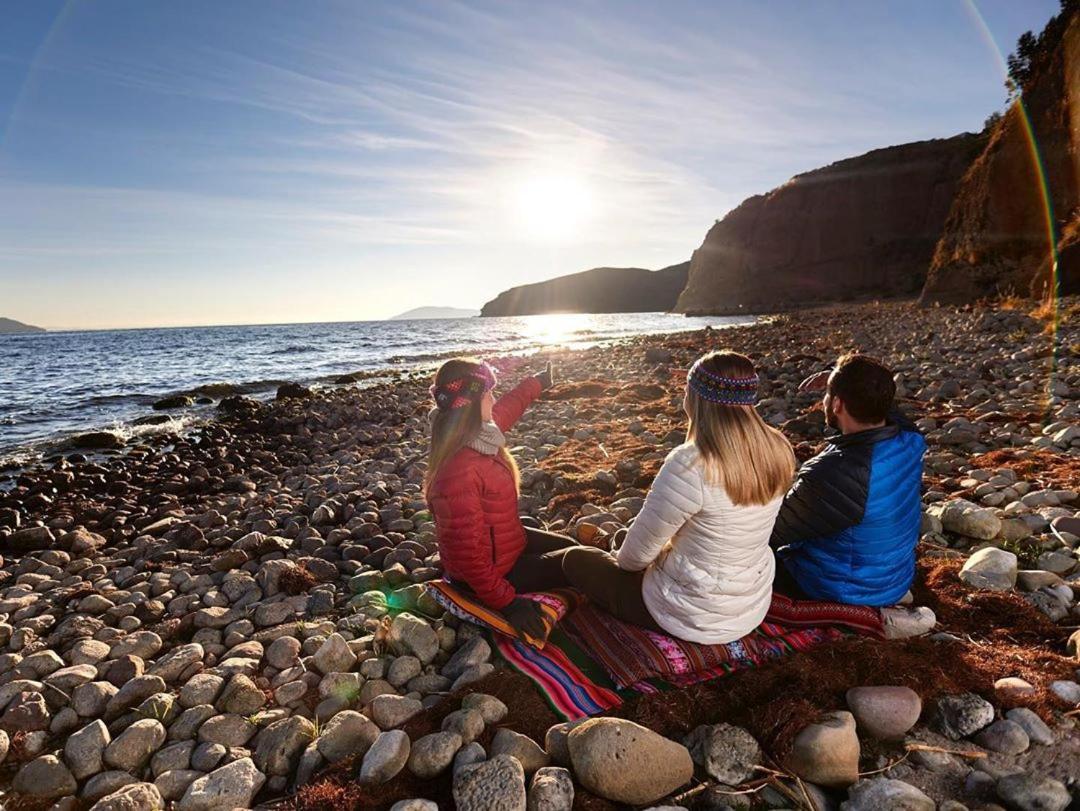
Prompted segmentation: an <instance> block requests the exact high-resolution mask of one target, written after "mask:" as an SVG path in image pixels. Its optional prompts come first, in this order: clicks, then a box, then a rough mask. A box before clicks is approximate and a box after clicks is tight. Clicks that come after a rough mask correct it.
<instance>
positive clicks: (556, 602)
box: [427, 581, 883, 720]
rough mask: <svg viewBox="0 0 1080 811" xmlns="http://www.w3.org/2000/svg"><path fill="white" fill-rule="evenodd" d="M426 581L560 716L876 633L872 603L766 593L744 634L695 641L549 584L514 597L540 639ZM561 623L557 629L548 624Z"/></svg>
mask: <svg viewBox="0 0 1080 811" xmlns="http://www.w3.org/2000/svg"><path fill="white" fill-rule="evenodd" d="M427 587H428V589H429V593H430V594H431V596H432V597H433V598H434V599H435V600H436V601H437V602H438V603H439V604H440V605H441V606H443V607H444V608H445V609H446V610H447V611H448V612H449V613H451V614H453V615H454V616H456V617H458V618H459V619H462V620H464V621H466V622H472V623H475V624H478V625H481V626H483V627H486V628H488V629H490V630H492V631H494V632H495V633H494V634H493V641H494V644H495V648H496V650H498V652H499V654H500V655H501V656H502V657H503V659H504V660H505V661H506V662H507V663H508V664H509V665H510V666H511V667H513V668H514V669H516V670H518V671H520V672H522V673H524V674H525V675H526V676H528V677H529V678H530V679H532V681H533V682H535V683H536V685H537V687H538V688H539V689H540V691H541V692H542V693H543V695H544V696H545V697H546V698H547V699H548V701H549V703H550V704H551V705H552V707H553V708H554V710H555V712H556V713H558V714H559V715H560V716H561V717H563V718H566V719H568V720H574V719H577V718H583V717H586V716H591V715H596V714H597V713H600V712H603V711H605V710H608V709H611V708H612V707H616V706H618V705H619V704H621V703H622V698H621V697H620V695H619V692H620V691H626V690H632V691H636V692H655V691H656V690H657V689H658V688H657V686H656V685H655V683H654V682H659V683H661V684H665V685H672V686H675V687H683V686H687V685H690V684H695V683H698V682H701V681H708V680H710V679H714V678H718V677H720V676H723V675H725V674H727V673H732V672H735V671H737V670H743V669H747V668H752V667H759V666H761V665H762V664H764V663H766V662H768V661H770V660H773V659H777V658H780V657H783V656H786V655H788V654H790V653H793V652H797V651H805V650H809V649H810V648H813V647H815V646H817V645H820V644H823V643H826V642H830V641H833V640H836V639H839V638H841V637H843V636H844V633H845V631H844V630H842V629H846V630H848V631H855V632H857V633H861V634H866V635H871V636H882V635H883V631H882V624H881V614H880V612H879V611H878V610H877V609H873V608H866V607H863V606H846V605H840V604H837V603H819V602H807V601H794V600H791V599H790V598H787V597H783V596H782V595H774V597H773V605H772V607H771V608H770V613H769V615H768V616H767V617H766V621H765V622H764V623H762V625H760V626H759V627H758V628H757V629H755V630H754V631H753V632H752V633H750V634H748V635H747V636H745V637H743V638H742V639H740V640H737V641H736V642H731V643H728V644H725V645H698V644H695V643H692V642H684V641H682V640H679V639H675V638H673V637H669V636H665V635H663V634H657V633H654V632H652V631H647V630H645V629H643V628H639V627H637V626H634V625H630V624H628V623H624V622H621V621H620V620H617V619H615V617H613V616H611V615H610V614H608V613H607V612H605V611H602V610H600V609H599V608H596V607H594V606H591V605H588V604H587V603H586V602H585V601H584V599H583V597H582V596H581V594H580V593H579V592H576V591H573V590H571V589H558V590H553V591H548V592H539V593H536V594H528V595H522V596H526V597H529V598H530V599H534V600H537V601H538V602H540V603H541V606H542V608H543V613H544V618H545V624H547V625H548V635H547V637H546V638H545V639H544V640H525V641H522V640H519V639H518V638H517V637H516V635H515V633H514V630H513V629H512V628H511V627H510V626H509V624H508V623H507V622H506V620H505V619H504V618H503V617H502V615H501V614H499V613H498V612H497V611H493V610H492V609H490V608H488V607H486V606H484V605H483V604H481V603H479V602H478V601H477V600H476V599H475V598H473V597H471V596H470V595H468V594H465V593H463V592H461V591H460V590H458V589H455V588H454V587H453V586H451V585H449V584H448V583H445V582H443V581H434V582H431V583H428V584H427ZM781 618H783V621H780V620H781ZM560 620H561V624H562V626H563V628H565V633H564V631H563V630H562V629H559V628H556V627H555V626H556V624H557V623H559V622H560ZM810 623H816V624H815V625H811V624H810Z"/></svg>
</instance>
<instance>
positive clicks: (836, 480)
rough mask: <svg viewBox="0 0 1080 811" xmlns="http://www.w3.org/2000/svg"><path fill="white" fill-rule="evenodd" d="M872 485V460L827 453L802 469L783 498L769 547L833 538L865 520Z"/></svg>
mask: <svg viewBox="0 0 1080 811" xmlns="http://www.w3.org/2000/svg"><path fill="white" fill-rule="evenodd" d="M869 482H870V472H869V459H867V460H866V464H865V465H863V464H862V463H861V462H859V461H858V460H854V459H845V458H843V457H841V456H840V455H839V454H837V453H833V452H829V451H826V452H825V453H823V454H821V455H820V456H815V457H814V458H813V459H811V460H810V461H809V462H807V463H806V464H804V465H803V466H802V469H801V470H800V471H799V474H798V476H797V477H796V479H795V484H793V485H792V487H791V489H790V490H789V491H788V492H787V495H786V496H784V503H783V505H781V507H780V513H779V514H778V515H777V516H776V524H775V525H774V526H773V532H772V538H771V539H770V540H769V546H771V547H772V548H773V549H779V548H780V547H783V546H789V545H790V544H795V543H800V542H805V541H813V540H816V539H818V538H830V537H832V536H833V535H836V534H837V533H839V532H842V531H843V530H845V529H847V528H848V527H853V526H855V525H856V524H858V523H859V522H860V521H862V518H863V512H864V510H865V509H866V496H867V488H868V486H869Z"/></svg>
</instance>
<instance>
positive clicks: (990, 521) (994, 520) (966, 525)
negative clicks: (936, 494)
mask: <svg viewBox="0 0 1080 811" xmlns="http://www.w3.org/2000/svg"><path fill="white" fill-rule="evenodd" d="M927 512H928V513H929V514H930V515H934V516H936V517H937V518H939V519H940V520H941V524H942V526H943V527H945V529H947V530H949V532H955V533H956V534H957V535H963V536H964V537H966V538H975V539H977V540H980V541H989V540H992V539H994V538H996V537H997V535H998V533H999V532H1001V519H1000V518H998V516H997V514H996V513H995V512H994V511H993V510H991V509H989V508H987V507H980V506H979V505H978V504H973V503H972V502H970V501H965V500H964V499H962V498H958V499H953V500H952V501H945V502H942V503H940V504H935V505H933V506H931V507H930V508H929V509H928V510H927Z"/></svg>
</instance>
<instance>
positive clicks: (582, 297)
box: [480, 262, 690, 316]
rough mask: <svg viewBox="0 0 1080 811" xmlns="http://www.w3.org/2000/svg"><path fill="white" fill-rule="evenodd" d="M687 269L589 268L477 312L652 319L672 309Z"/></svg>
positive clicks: (517, 291) (505, 296) (512, 292)
mask: <svg viewBox="0 0 1080 811" xmlns="http://www.w3.org/2000/svg"><path fill="white" fill-rule="evenodd" d="M689 273H690V263H689V262H683V263H681V264H678V265H671V266H670V267H666V268H662V269H661V270H645V269H644V268H593V269H592V270H584V271H582V272H581V273H572V274H570V275H569V276H559V277H558V278H555V279H549V280H548V281H546V282H537V283H536V284H526V285H523V286H521V287H513V288H511V289H509V290H507V291H505V292H502V293H500V294H499V295H498V296H496V297H495V298H494V299H492V300H491V301H489V302H488V303H487V304H485V305H484V307H483V309H482V310H480V315H483V316H499V315H539V314H542V313H653V312H666V311H668V310H670V309H672V308H673V307H674V306H675V302H676V301H677V300H678V298H679V293H681V292H682V290H683V288H684V287H685V286H686V278H687V276H688V275H689Z"/></svg>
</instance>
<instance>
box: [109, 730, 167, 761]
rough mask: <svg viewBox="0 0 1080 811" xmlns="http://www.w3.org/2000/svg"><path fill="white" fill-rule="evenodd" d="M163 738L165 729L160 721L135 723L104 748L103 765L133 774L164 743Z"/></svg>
mask: <svg viewBox="0 0 1080 811" xmlns="http://www.w3.org/2000/svg"><path fill="white" fill-rule="evenodd" d="M165 737H166V734H165V727H164V726H162V725H161V722H160V721H155V720H154V719H153V718H143V719H142V720H139V721H136V722H135V723H133V724H131V725H130V726H129V727H127V728H126V729H125V730H124V731H123V732H121V733H120V734H119V735H118V736H117V737H116V738H115V739H113V741H112V743H110V744H109V745H108V746H106V747H105V755H104V760H105V763H106V764H107V765H109V766H112V767H113V768H114V769H118V770H120V771H124V772H130V773H132V774H134V773H136V772H137V771H138V770H139V769H141V768H142V767H143V766H145V765H146V764H147V762H148V761H149V760H150V756H151V755H153V754H154V752H156V751H157V750H158V749H159V748H160V747H161V745H162V744H163V743H165Z"/></svg>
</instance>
